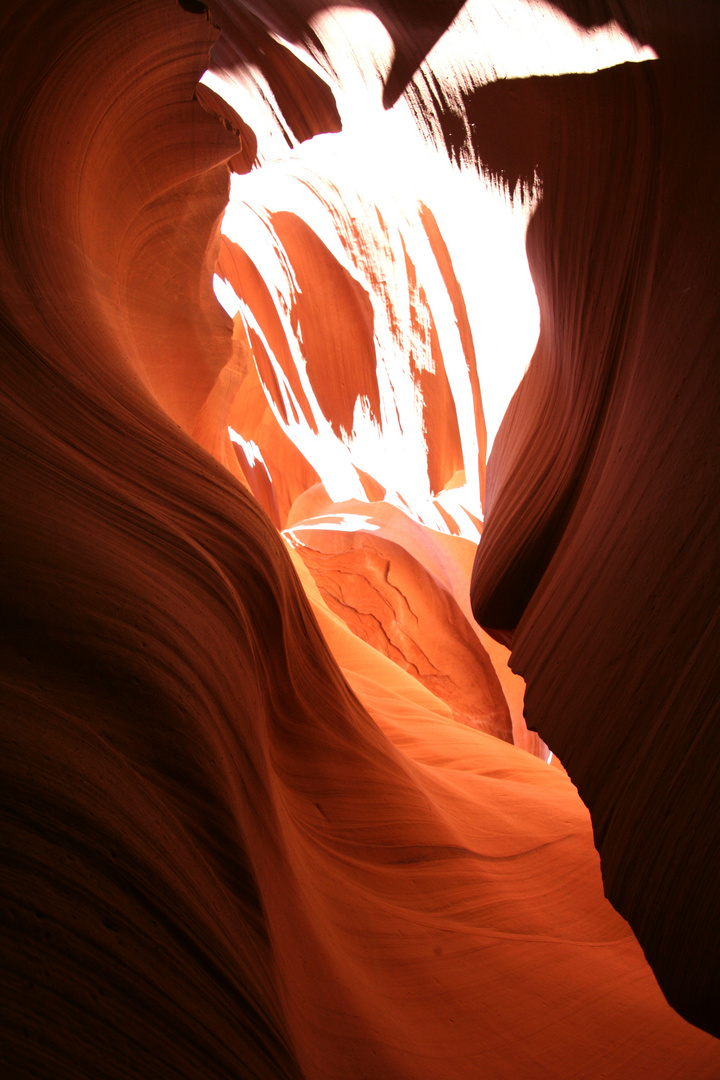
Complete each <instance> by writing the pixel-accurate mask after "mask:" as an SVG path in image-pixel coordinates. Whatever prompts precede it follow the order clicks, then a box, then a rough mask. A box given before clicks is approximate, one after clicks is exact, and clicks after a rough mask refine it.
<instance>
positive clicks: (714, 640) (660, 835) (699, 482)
mask: <svg viewBox="0 0 720 1080" xmlns="http://www.w3.org/2000/svg"><path fill="white" fill-rule="evenodd" d="M561 6H562V7H563V8H565V9H566V10H568V11H569V12H570V14H572V15H573V16H575V17H576V18H578V19H583V20H585V21H587V22H591V21H600V20H601V19H602V18H603V17H612V16H614V17H616V18H618V19H620V20H621V22H622V23H623V25H625V26H626V27H628V28H629V29H630V30H631V32H632V33H633V34H634V35H635V36H636V37H637V38H639V40H641V41H643V42H649V43H651V44H652V46H653V47H654V49H655V50H656V52H657V54H658V57H659V59H658V60H657V61H656V62H653V63H650V64H642V65H626V66H623V67H618V68H614V69H612V70H609V71H605V72H600V73H598V74H595V75H589V76H585V75H583V76H572V75H568V76H564V77H562V78H559V79H527V80H522V81H516V82H514V83H512V82H508V83H499V84H496V85H495V86H491V87H484V88H482V89H480V90H477V91H475V92H474V93H472V94H470V95H469V99H468V108H469V109H470V110H472V113H473V115H474V116H475V117H476V118H477V120H478V129H477V133H476V142H475V147H476V149H477V152H478V153H479V154H480V155H481V157H482V159H483V161H484V162H486V163H487V166H488V167H490V168H492V169H495V170H498V171H503V172H504V173H505V174H506V175H507V176H508V177H509V178H510V181H511V182H512V179H513V178H519V177H523V176H524V177H525V178H528V176H530V177H531V176H532V174H533V172H534V171H536V172H537V173H539V175H540V178H541V181H542V186H543V202H542V205H541V207H540V208H539V210H538V211H537V213H536V215H535V217H534V219H533V221H532V223H531V226H530V230H529V232H528V253H529V257H530V263H531V268H532V271H533V277H534V279H535V282H536V286H537V291H538V298H539V302H540V307H541V333H540V339H539V342H538V347H537V351H536V354H535V356H534V358H533V361H532V364H531V367H530V369H529V371H528V373H527V376H526V379H525V381H524V382H523V384H522V386H521V388H520V389H519V390H518V392H517V395H516V397H515V400H514V401H513V403H512V406H511V408H510V410H509V412H508V414H507V416H506V418H505V420H504V422H503V427H502V429H501V432H500V435H499V438H498V440H497V442H496V444H495V449H494V453H493V455H492V457H491V461H490V468H489V472H488V485H487V491H488V507H489V514H488V516H487V521H486V528H485V532H484V536H483V540H482V543H481V545H480V548H479V550H478V556H477V561H476V565H475V570H474V575H473V606H474V610H475V613H476V616H477V618H478V619H479V621H480V622H481V623H482V624H483V625H484V626H486V627H487V628H489V629H490V630H491V632H493V633H495V634H496V635H497V636H498V638H500V639H502V640H505V641H506V642H509V641H512V654H513V658H512V664H513V667H514V669H515V670H517V671H518V672H520V673H521V674H522V675H523V676H524V677H525V678H526V680H527V683H528V693H527V697H526V715H527V716H528V718H529V722H530V723H531V724H532V725H533V726H534V727H536V728H537V729H538V731H539V732H540V733H541V735H542V737H543V738H544V739H545V740H546V741H547V742H548V744H549V745H550V746H551V747H553V748H554V749H555V750H556V751H557V753H558V754H559V755H560V758H561V760H562V761H563V763H564V765H565V766H566V767H567V768H568V770H569V772H570V775H571V776H572V778H573V780H574V781H575V783H576V784H577V785H578V788H579V791H580V794H581V796H582V798H583V800H584V801H585V802H586V804H587V805H588V807H589V809H590V812H591V814H592V818H593V828H594V834H595V840H596V843H597V845H598V849H599V851H600V852H601V855H602V866H603V879H604V882H605V887H606V890H607V893H608V896H609V897H610V898H611V900H612V901H613V903H614V904H615V906H616V907H617V908H618V910H619V911H621V912H622V913H623V914H624V915H625V916H626V917H627V918H628V919H629V921H630V923H631V925H632V927H633V929H634V930H635V932H636V933H637V935H638V938H639V940H640V942H641V944H642V946H643V948H644V950H645V953H646V955H647V956H648V959H649V960H650V962H651V964H652V966H653V969H654V971H655V972H656V974H657V976H658V979H659V980H660V984H661V986H662V987H663V989H664V991H665V993H666V994H667V996H668V999H669V1000H670V1001H671V1002H672V1003H673V1004H674V1005H675V1006H676V1007H677V1008H678V1009H679V1010H680V1011H681V1012H682V1013H683V1015H685V1016H687V1017H688V1018H689V1019H690V1020H692V1021H693V1022H694V1023H697V1024H698V1025H701V1026H703V1027H706V1028H707V1029H708V1030H710V1031H713V1032H714V1033H715V1034H717V1035H720V983H719V982H718V978H719V973H720V930H719V929H718V927H719V926H720V924H719V923H718V920H717V912H718V910H720V907H719V905H720V887H719V883H720V844H719V840H720V819H719V815H718V806H719V805H720V789H719V788H718V783H719V782H720V781H719V774H718V771H717V759H718V753H719V751H720V743H719V741H718V716H717V710H718V695H717V657H718V655H720V649H719V642H718V637H717V634H718V620H717V611H718V600H719V599H720V575H719V574H718V563H717V543H716V540H715V533H716V529H717V526H718V519H717V499H716V493H717V490H718V483H719V481H720V477H719V476H718V465H719V463H720V453H719V450H720V447H719V445H718V427H717V413H718V404H719V403H718V394H717V390H718V381H717V363H716V358H717V350H718V342H719V341H720V328H719V324H718V321H717V310H716V309H717V304H716V300H715V294H716V289H717V282H718V280H720V265H719V264H718V257H717V244H716V238H717V236H718V232H719V231H720V219H719V218H718V211H717V205H716V200H715V199H714V196H712V195H711V191H712V189H713V186H714V182H715V181H714V177H715V175H716V172H717V165H718V161H720V143H719V142H718V133H717V130H716V125H715V123H714V120H713V119H712V118H713V116H714V104H713V102H714V93H715V89H716V88H717V77H718V71H717V63H716V45H717V41H718V36H719V35H720V23H719V22H718V19H717V13H716V12H715V10H714V9H713V12H712V15H711V13H710V9H709V8H708V7H707V6H706V5H697V7H695V6H693V7H692V8H688V9H687V10H685V11H683V13H682V16H681V15H680V14H679V13H678V12H676V11H675V10H674V9H673V7H672V5H666V4H659V5H644V4H641V3H638V4H629V5H625V6H623V10H622V11H620V8H619V6H618V5H613V4H608V5H598V6H597V10H595V9H593V10H592V11H590V9H589V5H584V4H574V3H564V2H563V3H562V5H561ZM689 118H692V121H691V122H690V120H689Z"/></svg>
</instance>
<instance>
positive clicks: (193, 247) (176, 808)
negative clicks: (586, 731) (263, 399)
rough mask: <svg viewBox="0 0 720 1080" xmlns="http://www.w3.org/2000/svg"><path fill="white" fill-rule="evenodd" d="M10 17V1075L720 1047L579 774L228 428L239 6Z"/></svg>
mask: <svg viewBox="0 0 720 1080" xmlns="http://www.w3.org/2000/svg"><path fill="white" fill-rule="evenodd" d="M184 6H185V7H195V5H194V4H190V3H189V2H186V3H185V5H184ZM393 10H394V8H393ZM0 19H1V20H2V22H1V26H2V40H3V42H5V43H6V44H5V48H6V56H5V62H4V67H3V78H2V87H3V111H2V121H1V125H2V126H1V128H0V138H1V140H2V154H1V156H0V161H1V162H2V189H1V190H2V207H3V222H2V248H1V251H2V254H1V256H0V258H1V259H2V276H3V289H2V296H1V297H0V317H1V327H0V333H1V338H0V340H1V348H2V376H1V382H0V416H1V423H0V443H1V445H2V453H3V468H2V470H0V515H1V517H2V522H3V526H2V529H1V530H0V545H1V550H0V568H1V569H0V572H1V573H2V605H3V608H2V619H1V620H0V621H1V624H2V639H1V640H2V659H1V662H0V678H1V679H2V687H3V692H2V697H1V700H2V706H1V711H0V715H1V717H2V720H1V723H0V734H1V737H2V754H1V759H2V762H3V766H2V768H3V781H2V785H0V806H1V810H0V813H1V815H2V817H1V819H0V820H1V821H2V843H3V859H4V870H3V876H2V884H1V885H0V888H1V889H2V894H3V903H2V924H1V929H0V933H1V934H2V938H1V939H0V940H1V945H0V948H1V950H2V964H3V972H2V974H3V978H2V996H3V1011H2V1024H3V1036H2V1040H1V1043H0V1045H1V1049H0V1058H1V1060H2V1063H3V1067H4V1072H5V1075H8V1076H19V1077H20V1076H35V1077H43V1078H45V1077H46V1078H51V1077H52V1078H57V1077H68V1078H75V1077H77V1078H80V1077H87V1076H93V1077H106V1078H118V1080H120V1078H123V1080H126V1078H128V1077H147V1076H153V1077H168V1078H170V1077H172V1078H178V1077H193V1078H202V1077H208V1078H210V1077H212V1078H214V1080H216V1078H217V1077H220V1076H228V1077H231V1076H232V1077H258V1078H260V1077H262V1078H266V1077H298V1078H299V1077H301V1076H304V1077H307V1078H312V1080H315V1078H318V1080H319V1078H329V1077H339V1076H348V1075H353V1076H372V1077H383V1078H385V1077H387V1078H390V1077H393V1078H396V1077H397V1078H400V1077H402V1078H410V1077H412V1078H416V1080H421V1078H425V1077H427V1076H428V1075H432V1076H434V1077H438V1078H448V1080H450V1078H453V1080H454V1078H457V1080H460V1078H466V1077H468V1076H472V1075H477V1074H479V1073H485V1074H487V1075H490V1076H493V1077H498V1078H501V1077H507V1078H511V1077H514V1076H518V1075H523V1076H527V1075H531V1076H533V1077H537V1078H540V1080H542V1078H545V1077H547V1078H551V1077H557V1076H573V1077H577V1078H582V1077H587V1078H588V1080H594V1078H595V1077H597V1076H599V1075H603V1074H606V1075H614V1076H618V1077H621V1076H623V1077H624V1076H630V1075H631V1076H633V1077H648V1078H650V1077H653V1078H657V1077H664V1076H665V1077H668V1078H669V1077H676V1076H678V1075H682V1074H683V1073H685V1074H687V1071H688V1069H689V1070H690V1071H691V1073H692V1075H693V1076H694V1077H702V1078H707V1080H710V1078H712V1077H714V1076H716V1075H717V1071H718V1065H719V1063H720V1057H719V1056H718V1044H717V1042H716V1041H715V1040H714V1039H712V1038H711V1037H710V1036H708V1035H706V1034H704V1033H702V1032H700V1031H698V1030H696V1029H695V1028H693V1027H691V1026H690V1025H688V1024H686V1023H685V1022H684V1021H683V1020H681V1019H680V1018H679V1017H678V1016H677V1015H676V1014H675V1013H674V1012H673V1011H672V1010H671V1009H670V1008H669V1006H668V1005H667V1003H666V1002H665V1001H664V999H663V998H662V995H661V994H660V992H659V990H658V987H657V985H656V984H655V981H654V979H653V977H652V974H651V972H650V971H649V969H648V967H647V965H646V964H645V962H644V959H643V957H642V954H641V952H640V949H639V947H638V945H637V942H636V941H635V939H634V938H633V936H632V934H631V933H630V931H629V930H628V928H627V926H626V924H625V923H624V922H623V920H622V919H621V918H620V917H619V916H618V915H617V914H616V913H615V912H614V911H613V909H612V908H611V907H610V905H609V904H608V903H607V902H606V901H605V899H604V897H603V895H602V884H601V880H600V876H599V870H598V865H597V857H596V854H595V851H594V849H593V846H592V842H591V833H590V825H589V821H588V818H587V814H586V812H585V810H584V808H583V807H582V804H580V802H579V801H578V799H577V797H576V794H575V791H574V789H573V788H572V785H571V784H570V783H569V781H568V780H567V778H566V777H565V776H563V775H562V774H561V773H560V772H558V771H556V770H553V769H551V768H548V767H547V766H546V765H545V764H544V763H543V762H541V761H540V760H538V759H537V758H534V757H532V756H530V755H528V754H525V753H524V752H522V751H521V750H519V749H518V748H517V747H514V746H512V745H510V744H509V743H506V742H503V741H501V740H498V739H495V738H493V737H491V736H489V735H487V734H485V733H482V732H478V731H472V730H470V729H469V728H467V727H463V726H461V725H458V724H457V723H455V722H454V721H453V719H452V717H451V716H450V710H449V707H448V706H447V705H446V704H445V703H444V702H442V701H440V700H439V699H438V698H437V697H436V696H434V695H433V694H432V693H430V691H429V690H428V689H427V688H426V687H423V686H422V685H421V684H420V683H418V682H417V680H415V679H413V678H411V676H409V675H408V674H407V673H406V672H403V671H402V670H401V669H400V668H399V667H398V666H397V665H395V664H392V663H391V662H390V661H389V660H387V659H386V658H383V657H380V656H379V654H378V653H377V651H376V650H373V649H371V648H370V647H369V646H367V645H366V644H365V643H363V642H362V641H360V640H359V639H358V638H357V637H356V636H354V635H352V634H350V632H349V631H348V630H347V627H346V626H345V624H344V623H343V622H341V621H340V620H339V619H338V618H337V617H336V616H335V615H334V614H333V613H332V612H331V611H329V610H328V608H327V606H326V605H324V603H323V600H322V597H321V595H320V594H319V592H318V591H317V589H316V588H314V586H313V581H312V579H311V578H310V575H309V574H308V573H307V571H306V570H305V568H304V567H303V565H302V564H301V563H300V562H299V561H298V560H297V557H296V562H295V569H294V568H293V561H292V560H291V557H290V555H289V553H288V550H287V547H286V545H285V544H284V543H283V541H282V540H281V539H280V537H279V536H278V533H277V530H276V528H275V527H274V526H273V524H272V522H271V520H270V518H269V517H268V515H267V514H266V513H265V512H264V510H263V509H262V508H261V507H260V504H259V502H258V500H257V499H256V498H255V497H254V496H253V495H252V494H251V493H250V492H249V491H248V490H247V487H246V486H244V485H243V484H242V483H241V482H239V477H240V475H241V473H242V469H241V463H240V462H239V461H238V459H237V458H234V460H233V458H231V457H230V455H229V453H228V447H227V445H226V443H225V442H223V441H218V440H217V438H216V436H217V431H216V428H215V426H214V424H213V421H212V403H213V402H215V404H216V405H217V408H218V409H219V410H220V412H221V413H222V414H223V415H225V413H224V412H223V410H226V409H227V408H228V407H229V406H228V402H229V401H233V400H234V399H235V396H236V395H235V390H236V388H237V386H238V385H240V384H241V383H242V381H243V379H244V378H246V377H249V376H248V372H249V370H250V367H249V360H248V353H247V349H248V344H247V342H246V341H244V340H238V339H236V338H235V337H234V336H233V329H232V326H231V324H230V320H229V319H228V318H227V317H226V316H225V315H224V314H223V312H222V310H221V309H220V308H219V307H218V306H217V305H216V304H215V303H214V299H213V296H212V291H211V273H212V270H213V268H214V265H215V262H216V259H217V255H218V251H219V243H220V241H219V232H218V224H219V217H220V215H221V213H222V210H223V206H224V203H225V200H226V198H227V186H228V177H229V169H230V167H231V164H232V163H233V162H234V163H235V165H237V162H238V157H237V156H238V154H240V155H243V154H244V152H245V151H244V150H243V148H242V147H241V146H240V141H239V140H240V138H242V127H241V125H236V124H234V123H232V122H230V121H229V120H228V117H227V116H226V117H225V119H226V120H227V121H228V123H227V125H225V126H224V125H223V124H222V123H220V122H219V121H218V120H217V119H216V118H213V117H212V116H211V115H209V114H208V113H207V112H206V111H204V110H203V108H202V107H201V105H200V104H199V103H198V102H197V101H195V100H194V95H195V87H196V85H197V82H198V79H199V76H200V74H201V73H202V71H203V68H204V65H205V63H206V59H207V53H208V50H209V48H210V46H211V44H212V42H213V41H214V40H215V38H216V33H217V32H216V30H215V29H214V28H213V26H212V24H211V23H210V22H209V21H208V20H207V19H206V18H205V16H204V15H203V14H202V13H196V14H191V13H189V12H187V11H183V10H182V8H181V6H180V5H178V4H176V3H174V2H170V0H102V2H100V3H97V2H95V0H94V2H93V3H90V2H84V0H78V2H77V3H73V4H71V5H68V4H67V3H65V2H64V0H63V2H60V0H39V2H37V3H34V4H32V5H31V6H30V7H28V5H27V4H22V5H21V4H19V3H18V4H15V3H12V4H9V5H6V6H5V7H4V8H3V12H2V16H0ZM435 22H437V20H435ZM433 25H434V24H433ZM430 29H432V27H431V28H430ZM434 32H435V31H434V30H433V33H434ZM407 33H408V35H409V36H410V37H412V34H411V29H409V30H408V31H407ZM425 38H427V28H426V30H425ZM425 38H423V37H422V35H420V37H419V39H418V40H420V41H421V45H422V48H424V47H425V45H424V44H423V41H424V40H425ZM417 47H418V48H420V46H417ZM276 56H277V54H274V57H275V60H276ZM275 60H274V62H275ZM290 81H291V83H292V80H290ZM303 85H308V84H303ZM245 149H247V148H245ZM243 160H244V165H243V167H244V166H245V165H247V163H248V162H247V160H245V159H243ZM261 422H262V418H261V417H260V416H258V423H261ZM193 432H196V433H197V436H198V440H200V441H202V442H205V440H209V441H212V440H215V442H214V443H213V447H212V448H211V449H212V450H213V453H215V452H216V454H217V456H219V457H222V455H226V464H227V467H226V465H225V464H223V463H222V462H221V461H218V460H216V457H214V456H213V455H212V454H211V453H209V452H208V450H207V449H204V448H203V446H201V445H200V443H199V441H196V440H195V439H193V438H192V437H191V435H192V433H193ZM233 473H234V474H233ZM298 483H300V481H298ZM288 497H289V496H288ZM320 627H322V631H323V632H322V633H321V630H320ZM329 645H331V646H332V649H333V651H334V655H335V657H337V659H335V658H334V656H333V654H332V653H331V651H330V648H329ZM344 673H345V674H344ZM351 686H352V689H351ZM361 701H363V702H365V704H361Z"/></svg>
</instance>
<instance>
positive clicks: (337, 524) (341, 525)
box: [283, 514, 380, 543]
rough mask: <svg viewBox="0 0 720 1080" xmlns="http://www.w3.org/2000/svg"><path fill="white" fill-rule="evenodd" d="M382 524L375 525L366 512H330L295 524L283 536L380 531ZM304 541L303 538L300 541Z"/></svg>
mask: <svg viewBox="0 0 720 1080" xmlns="http://www.w3.org/2000/svg"><path fill="white" fill-rule="evenodd" d="M379 530H380V526H379V525H375V523H374V522H372V521H371V520H370V518H368V517H365V515H364V514H328V515H327V516H325V517H317V518H312V520H311V521H308V522H306V523H305V524H303V525H293V527H292V529H286V530H285V531H284V532H283V536H289V537H290V538H291V539H292V538H296V537H295V534H296V533H299V532H361V531H364V532H379ZM299 543H302V540H300V541H299Z"/></svg>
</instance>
